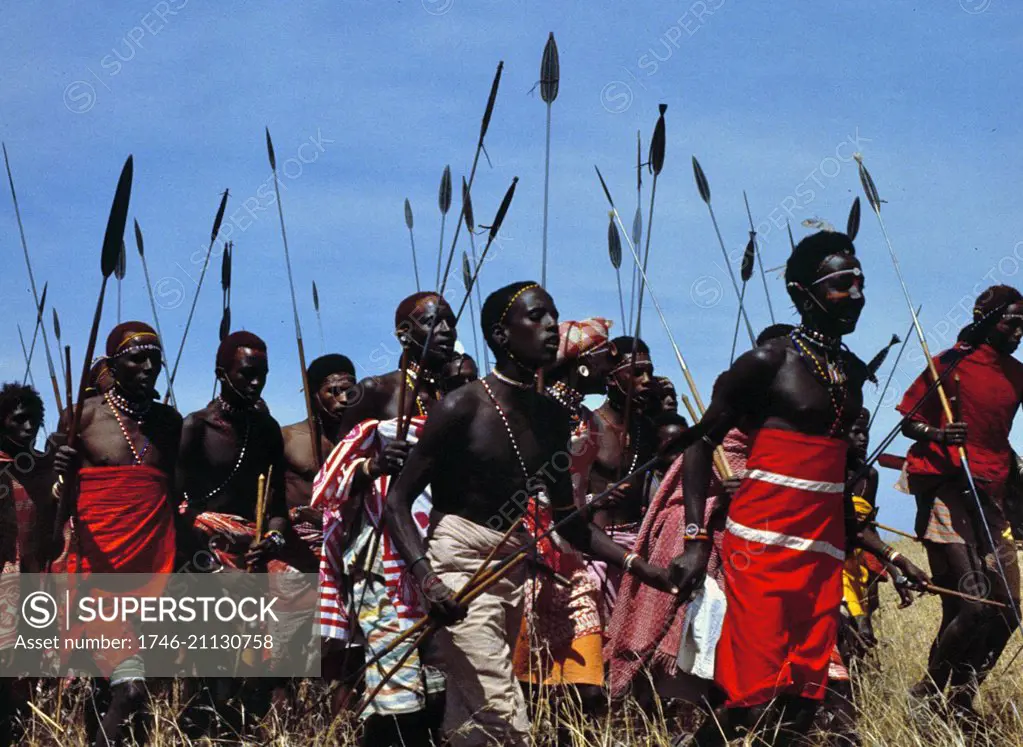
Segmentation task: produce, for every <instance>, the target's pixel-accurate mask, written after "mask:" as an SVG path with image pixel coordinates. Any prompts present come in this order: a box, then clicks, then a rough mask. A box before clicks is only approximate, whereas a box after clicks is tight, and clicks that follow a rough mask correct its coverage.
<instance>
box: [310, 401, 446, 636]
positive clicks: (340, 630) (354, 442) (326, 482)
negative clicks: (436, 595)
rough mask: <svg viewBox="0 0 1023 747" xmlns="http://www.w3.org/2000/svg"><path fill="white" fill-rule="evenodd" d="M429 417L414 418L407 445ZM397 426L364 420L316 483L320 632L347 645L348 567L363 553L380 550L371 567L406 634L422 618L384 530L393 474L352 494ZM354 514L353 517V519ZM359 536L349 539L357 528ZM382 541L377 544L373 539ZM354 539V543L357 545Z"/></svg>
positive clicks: (420, 509) (422, 501)
mask: <svg viewBox="0 0 1023 747" xmlns="http://www.w3.org/2000/svg"><path fill="white" fill-rule="evenodd" d="M425 423H426V419H425V418H421V417H414V418H412V421H411V424H410V425H409V430H408V435H407V436H406V440H407V441H408V442H409V443H411V444H415V443H416V442H417V441H418V439H419V436H420V434H421V432H422V429H423V425H424V424H425ZM397 428H398V421H397V419H394V420H385V421H380V420H365V421H363V422H361V423H359V425H357V426H356V427H355V428H353V429H352V430H351V431H350V432H349V433H348V435H347V436H345V438H344V440H342V441H341V443H339V444H338V445H337V446H336V447H335V448H334V451H332V452H331V454H330V456H329V457H327V461H326V462H325V463H324V465H323V467H322V468H321V469H320V471H319V472H318V473H317V475H316V478H315V479H314V480H313V495H312V500H311V502H310V505H312V507H313V508H319V509H321V510H322V511H323V559H322V561H321V563H320V613H319V618H320V619H319V622H320V632H321V634H322V635H323V636H325V637H327V638H337V639H340V640H348V639H349V637H350V634H351V630H350V627H351V621H350V620H349V610H348V606H349V602H350V601H351V600H350V597H349V595H348V594H347V592H346V585H347V582H346V575H347V573H348V570H349V568H348V566H349V565H350V564H351V563H352V562H353V561H354V560H355V558H357V557H358V556H359V555H360V554H361V553H362V551H363V550H364V549H366V548H372V547H373V546H374V545H375V546H377V547H378V552H377V553H376V554H374V557H373V558H371V563H372V568H373V570H374V571H375V572H377V573H379V574H380V575H382V576H383V578H384V582H385V584H386V585H387V590H388V594H389V595H390V597H391V600H392V602H393V603H394V609H395V612H396V614H397V615H398V619H399V620H400V621H401V625H402V629H403V630H404V629H405V628H406V627H411V626H412V625H413V624H414V623H415V622H416V620H418V619H419V618H420V617H422V616H423V606H422V603H421V600H420V598H419V591H418V588H417V587H416V585H415V583H414V582H413V580H412V578H411V576H410V575H409V574H407V573H406V572H405V563H404V561H403V560H402V559H401V556H400V555H399V554H398V550H397V548H396V547H395V546H394V542H393V541H392V540H391V536H390V534H389V533H388V532H387V531H381V530H380V527H381V524H382V519H383V511H384V498H385V497H386V495H387V489H388V487H389V486H390V482H391V478H390V476H389V475H381V476H380V477H378V478H377V479H375V480H373V482H372V484H371V485H370V489H369V491H368V492H366V493H364V494H362V495H354V494H353V491H352V486H353V485H354V483H355V478H356V474H357V471H358V470H359V469H361V467H362V462H363V461H364V460H366V459H372V458H373V457H374V456H376V455H377V454H379V453H380V452H381V451H382V450H383V448H384V447H385V446H386V445H387V444H388V443H390V441H391V440H392V439H394V438H395V437H396V435H397ZM430 506H431V503H430V495H429V492H428V491H427V492H424V493H423V495H421V496H419V498H417V499H416V502H415V504H414V506H413V516H414V517H415V519H416V523H417V525H418V526H419V528H420V529H421V530H422V531H423V533H424V536H425V531H426V528H427V526H428V525H429V517H430ZM353 508H354V509H356V510H357V513H356V515H355V518H354V519H353V517H352V516H351V514H352V510H353ZM360 526H361V527H362V529H361V530H359V533H358V534H357V535H356V536H355V537H352V536H351V535H352V534H353V533H354V532H355V530H357V529H358V528H359V527H360ZM376 537H379V540H375V538H376ZM353 540H354V541H353Z"/></svg>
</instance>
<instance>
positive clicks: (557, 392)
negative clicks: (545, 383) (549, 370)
mask: <svg viewBox="0 0 1023 747" xmlns="http://www.w3.org/2000/svg"><path fill="white" fill-rule="evenodd" d="M546 392H547V396H548V397H550V398H551V399H553V400H554V401H555V402H557V403H558V404H559V405H561V406H562V407H564V408H565V409H566V410H568V411H569V412H570V413H572V416H573V417H574V418H576V419H577V420H578V418H579V408H580V407H582V404H583V399H584V397H585V395H583V394H581V393H579V392H577V391H576V390H575V389H573V388H572V387H570V386H569V385H568V384H566V383H565V382H563V381H555V382H554V383H553V384H551V385H550V386H549V387H547V389H546Z"/></svg>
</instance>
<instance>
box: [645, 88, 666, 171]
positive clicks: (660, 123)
mask: <svg viewBox="0 0 1023 747" xmlns="http://www.w3.org/2000/svg"><path fill="white" fill-rule="evenodd" d="M658 109H659V111H660V114H659V115H658V117H657V124H656V125H654V134H653V137H652V138H650V159H649V161H650V171H652V172H653V174H654V176H657V175H658V174H660V173H661V169H663V168H664V146H665V141H666V136H665V132H664V112H666V111H667V110H668V105H667V104H660V105H659V106H658Z"/></svg>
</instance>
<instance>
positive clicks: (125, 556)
mask: <svg viewBox="0 0 1023 747" xmlns="http://www.w3.org/2000/svg"><path fill="white" fill-rule="evenodd" d="M78 483H79V490H78V506H77V511H76V514H77V519H76V521H75V532H76V534H77V541H76V542H75V547H74V548H73V552H72V554H70V555H69V556H68V572H69V573H82V572H88V571H91V572H93V573H172V572H173V571H174V512H173V510H172V509H171V506H170V503H169V501H168V500H167V476H166V475H165V474H164V473H163V472H162V471H160V470H158V469H156V468H155V467H151V466H149V465H146V464H140V465H136V466H131V467H84V468H82V469H81V470H80V471H79V472H78Z"/></svg>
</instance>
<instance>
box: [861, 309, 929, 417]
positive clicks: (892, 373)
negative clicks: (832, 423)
mask: <svg viewBox="0 0 1023 747" xmlns="http://www.w3.org/2000/svg"><path fill="white" fill-rule="evenodd" d="M922 309H923V305H922V304H921V305H920V306H917V307H916V315H917V316H920V311H921V310H922ZM912 336H913V323H912V322H910V323H909V329H908V330H906V336H905V337H903V338H902V347H900V348H899V353H898V355H896V356H895V364H894V365H893V366H892V370H891V371H889V372H888V379H887V380H886V381H885V383H884V389H882V390H881V396H880V397H878V398H877V405H876V406H875V407H874V412H873V413H872V414H871V415H870V420H869V421H868V422H867V430H868V431H869V430H870V427H871V426H872V425H874V418H876V417H877V413H878V412H880V410H881V403H882V402H884V396H885V395H886V394H887V393H888V386H889V384H891V383H892V377H894V376H895V372H896V371H897V370H899V361H901V360H902V354H903V353H904V352H906V345H908V344H909V338H910V337H912Z"/></svg>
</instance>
